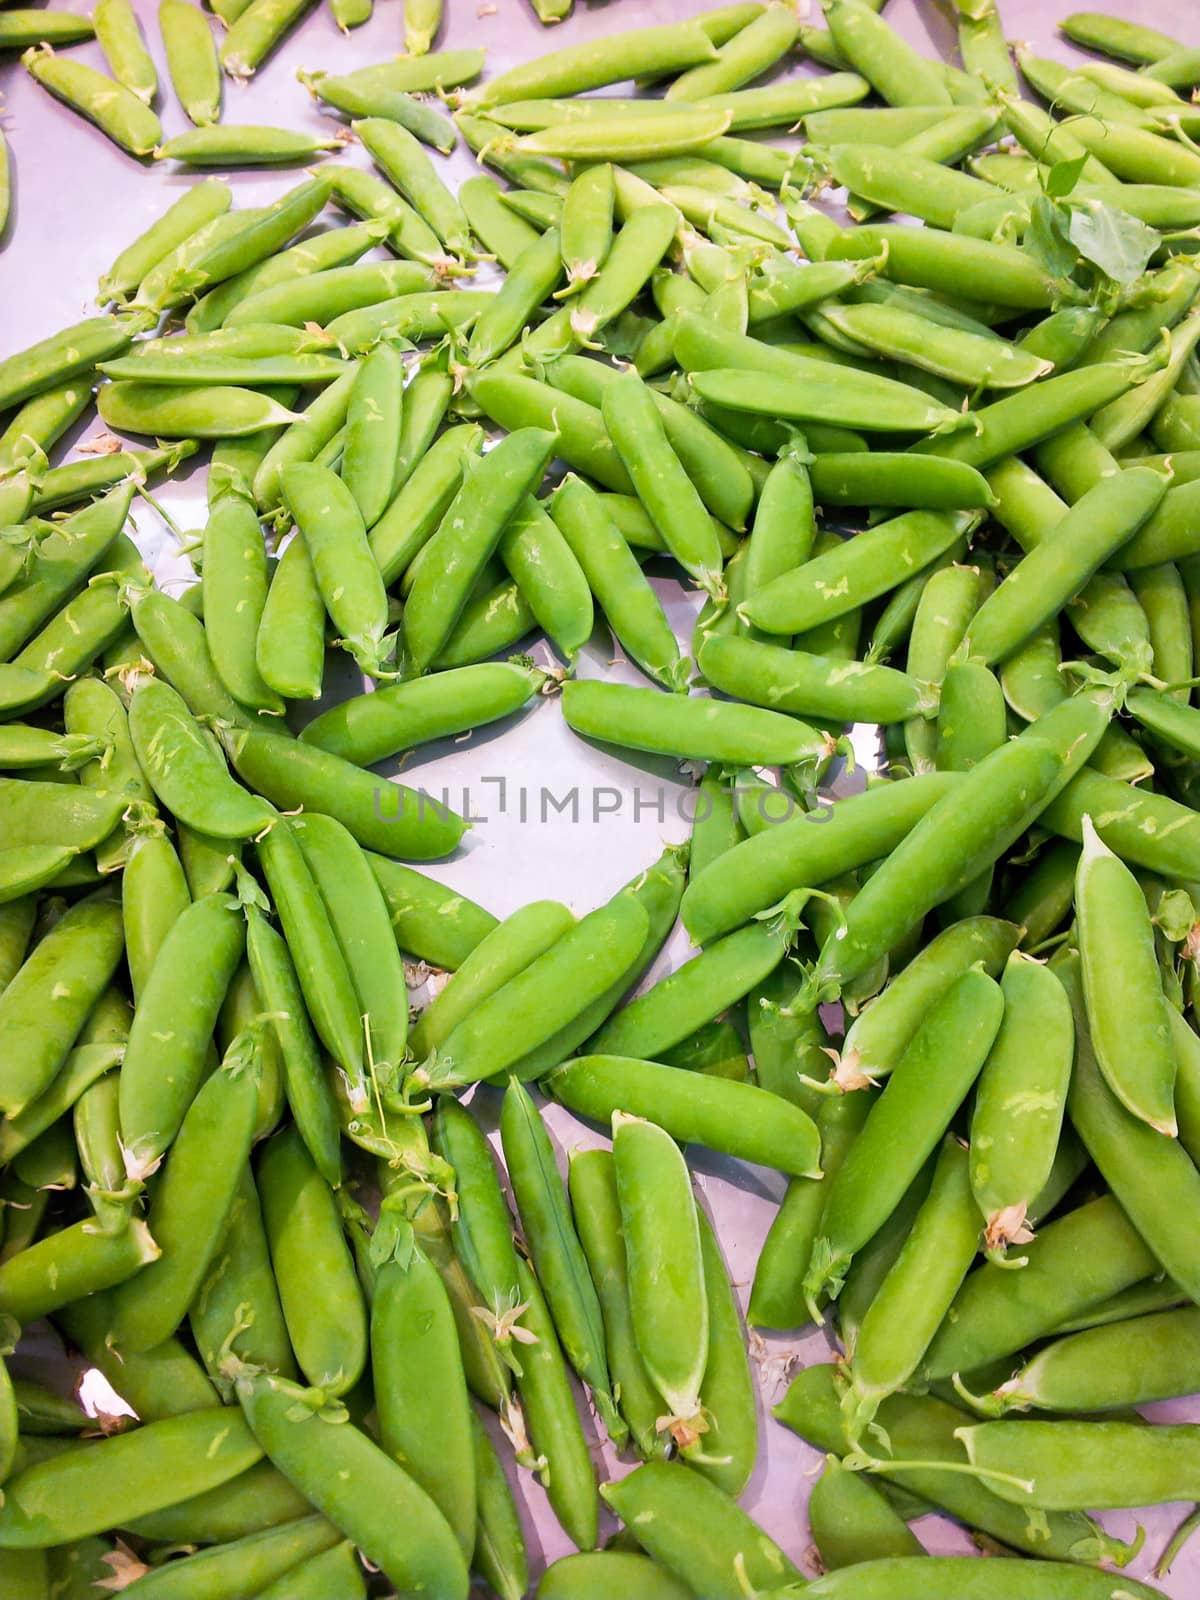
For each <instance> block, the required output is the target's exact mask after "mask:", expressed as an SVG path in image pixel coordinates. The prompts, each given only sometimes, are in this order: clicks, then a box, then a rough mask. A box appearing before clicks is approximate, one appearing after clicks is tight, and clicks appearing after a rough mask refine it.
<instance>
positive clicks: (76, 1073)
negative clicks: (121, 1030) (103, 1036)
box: [0, 1041, 123, 1163]
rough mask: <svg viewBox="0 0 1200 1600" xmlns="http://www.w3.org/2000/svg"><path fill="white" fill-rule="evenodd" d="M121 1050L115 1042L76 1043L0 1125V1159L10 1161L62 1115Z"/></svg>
mask: <svg viewBox="0 0 1200 1600" xmlns="http://www.w3.org/2000/svg"><path fill="white" fill-rule="evenodd" d="M122 1053H123V1051H122V1047H121V1044H120V1043H117V1042H112V1043H108V1042H104V1043H101V1042H99V1041H97V1042H96V1043H90V1042H89V1043H84V1044H80V1045H77V1046H76V1048H75V1049H74V1050H72V1051H71V1052H70V1053H69V1055H68V1056H67V1058H66V1060H65V1061H64V1062H63V1064H62V1067H61V1068H60V1069H59V1071H58V1072H57V1073H56V1074H55V1076H54V1078H53V1080H52V1081H51V1083H50V1085H49V1087H48V1088H47V1089H46V1091H45V1092H44V1093H43V1094H41V1095H39V1096H38V1098H37V1099H36V1100H35V1101H33V1102H32V1104H30V1105H29V1106H27V1107H26V1109H25V1110H24V1111H23V1112H22V1113H21V1114H20V1115H19V1116H16V1117H8V1118H7V1119H6V1120H5V1121H4V1122H3V1123H2V1124H0V1160H3V1161H4V1162H6V1163H7V1162H8V1161H11V1160H12V1159H13V1158H14V1157H15V1156H17V1155H19V1154H20V1153H21V1151H23V1150H25V1149H27V1148H28V1146H29V1145H30V1144H32V1143H33V1141H34V1140H35V1139H37V1138H39V1137H40V1136H41V1135H42V1134H43V1133H45V1132H46V1130H47V1129H48V1128H50V1127H51V1126H52V1125H53V1124H54V1123H55V1122H57V1121H58V1119H59V1118H60V1117H62V1116H65V1115H66V1114H67V1113H68V1112H69V1111H70V1110H71V1108H72V1107H73V1106H74V1105H75V1103H76V1102H77V1101H78V1100H79V1099H80V1098H81V1096H83V1095H84V1094H86V1092H87V1090H88V1089H89V1088H90V1087H91V1086H92V1084H94V1083H96V1082H97V1081H98V1080H99V1079H100V1078H102V1077H103V1076H104V1074H105V1073H107V1072H109V1071H111V1069H112V1068H113V1067H115V1066H117V1065H118V1064H119V1063H120V1060H121V1056H122Z"/></svg>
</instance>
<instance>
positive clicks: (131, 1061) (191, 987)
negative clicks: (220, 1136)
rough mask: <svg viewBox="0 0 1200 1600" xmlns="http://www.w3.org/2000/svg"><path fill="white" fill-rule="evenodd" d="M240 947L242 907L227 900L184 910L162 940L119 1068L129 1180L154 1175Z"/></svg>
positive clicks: (217, 898) (194, 1083)
mask: <svg viewBox="0 0 1200 1600" xmlns="http://www.w3.org/2000/svg"><path fill="white" fill-rule="evenodd" d="M244 950H245V923H244V920H243V918H242V914H241V910H240V908H239V906H238V903H237V901H236V900H234V899H232V898H231V897H229V896H226V895H210V896H209V897H208V898H207V899H205V900H200V901H197V902H196V903H195V904H194V905H191V906H189V907H188V908H187V909H186V910H184V911H183V912H181V913H180V915H179V916H178V917H177V918H176V920H175V922H174V923H173V924H172V926H171V928H170V931H169V932H168V934H167V936H166V939H165V940H164V941H163V945H162V948H161V950H160V951H159V954H158V957H157V959H156V960H155V962H154V965H153V967H152V968H151V970H150V976H149V979H148V981H147V982H146V985H145V988H144V990H143V992H142V994H141V996H140V997H139V1004H138V1008H137V1011H136V1013H135V1015H134V1020H133V1024H132V1026H131V1027H130V1030H129V1043H128V1045H127V1047H126V1051H125V1060H124V1063H123V1064H122V1067H121V1141H122V1145H123V1147H124V1149H125V1155H126V1170H127V1171H128V1173H129V1176H130V1177H131V1178H132V1179H133V1180H134V1181H141V1180H142V1179H144V1178H145V1177H146V1176H147V1175H148V1174H149V1173H151V1172H153V1171H154V1170H155V1168H156V1167H157V1166H158V1163H159V1161H160V1160H161V1159H162V1156H163V1154H164V1153H165V1151H166V1150H167V1149H168V1148H169V1146H170V1144H171V1141H172V1140H173V1139H174V1137H175V1135H176V1133H177V1132H178V1131H179V1126H180V1124H181V1123H182V1121H183V1118H184V1115H185V1113H186V1112H187V1109H188V1106H189V1105H190V1104H191V1102H192V1099H193V1097H194V1096H195V1093H196V1090H197V1088H198V1087H199V1084H200V1080H201V1076H202V1074H203V1071H204V1064H205V1057H206V1054H207V1050H208V1042H209V1040H210V1038H211V1037H212V1032H213V1029H214V1028H215V1026H216V1021H217V1015H218V1013H219V1011H220V1009H221V1005H222V1002H223V1001H224V999H225V994H226V991H227V990H228V988H229V984H230V981H231V979H232V977H233V974H234V972H235V970H236V969H237V965H238V962H239V961H240V960H241V959H242V954H243V952H244ZM168 1063H169V1068H170V1070H168Z"/></svg>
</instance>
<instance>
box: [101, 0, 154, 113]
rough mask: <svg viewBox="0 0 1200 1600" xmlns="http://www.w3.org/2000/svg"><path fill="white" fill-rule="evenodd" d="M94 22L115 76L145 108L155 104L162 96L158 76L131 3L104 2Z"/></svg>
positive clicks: (126, 1) (105, 57) (103, 0)
mask: <svg viewBox="0 0 1200 1600" xmlns="http://www.w3.org/2000/svg"><path fill="white" fill-rule="evenodd" d="M92 20H93V22H94V23H95V28H96V38H97V39H98V40H99V43H100V48H101V50H103V52H104V59H105V60H106V61H107V62H108V66H109V69H110V71H111V72H112V75H113V77H114V78H116V80H117V82H118V83H121V84H124V86H125V88H126V89H128V90H129V91H130V92H131V93H132V94H135V95H136V96H137V98H138V99H139V100H141V101H142V102H143V104H144V105H147V106H149V105H152V104H153V102H154V98H155V96H156V95H157V93H158V74H157V73H156V72H155V70H154V62H153V61H152V60H151V59H150V53H149V51H148V50H147V49H146V41H145V40H144V39H143V38H142V30H141V28H140V27H139V26H138V19H137V14H136V13H135V11H134V9H133V7H132V5H130V4H129V0H100V3H99V4H98V5H97V7H96V9H95V12H94V14H93V18H92Z"/></svg>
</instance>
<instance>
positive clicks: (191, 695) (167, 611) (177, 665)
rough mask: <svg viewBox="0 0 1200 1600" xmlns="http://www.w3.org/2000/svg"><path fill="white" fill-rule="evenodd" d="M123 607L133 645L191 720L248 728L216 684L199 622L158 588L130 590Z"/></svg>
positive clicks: (234, 704) (218, 681) (222, 687)
mask: <svg viewBox="0 0 1200 1600" xmlns="http://www.w3.org/2000/svg"><path fill="white" fill-rule="evenodd" d="M127 603H128V605H129V615H130V617H131V619H132V621H133V625H134V627H135V628H136V629H137V636H138V642H139V643H140V644H141V646H142V647H143V648H144V649H145V651H146V654H147V655H148V656H149V658H150V661H151V663H152V665H153V666H154V668H155V670H156V671H157V672H158V673H159V674H160V675H161V677H163V678H164V679H165V680H166V681H167V682H168V683H169V684H170V685H171V686H172V687H173V688H174V689H177V690H178V692H179V693H180V694H181V695H182V696H183V699H184V701H185V703H186V705H187V708H188V710H189V711H190V712H191V714H192V716H193V717H197V718H205V719H209V718H211V719H212V721H213V722H214V723H222V724H224V723H226V722H227V723H229V724H230V725H231V726H235V727H246V726H248V725H249V724H250V713H249V712H248V711H246V710H244V709H243V708H242V707H241V706H239V705H238V703H237V701H236V700H235V699H234V698H233V696H232V695H231V694H230V693H229V691H228V690H227V689H226V688H225V685H224V684H223V683H222V682H221V679H220V677H219V676H218V674H217V669H216V667H215V666H214V665H213V659H212V652H211V651H210V650H209V648H208V639H207V637H206V635H205V632H204V624H203V623H202V622H201V621H200V619H199V618H198V617H196V616H193V615H192V613H191V611H189V610H188V608H187V606H185V605H184V604H183V603H182V602H181V601H179V600H172V599H171V597H170V596H169V595H166V594H164V593H163V592H162V591H161V590H159V589H140V588H139V589H134V590H131V591H130V593H129V598H128V602H127Z"/></svg>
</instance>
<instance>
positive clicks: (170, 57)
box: [158, 0, 221, 128]
mask: <svg viewBox="0 0 1200 1600" xmlns="http://www.w3.org/2000/svg"><path fill="white" fill-rule="evenodd" d="M158 26H159V31H160V32H161V33H162V40H163V48H164V50H165V51H166V53H167V71H168V72H169V73H170V75H171V85H172V87H173V88H174V90H175V93H176V94H177V95H178V96H179V103H180V105H182V107H183V109H184V111H185V113H186V114H187V118H188V121H189V122H194V123H195V124H196V126H197V127H198V128H199V127H207V126H208V125H209V124H211V123H214V122H216V121H217V120H218V119H219V117H220V115H221V63H220V60H219V58H218V56H217V47H216V43H215V41H214V39H213V36H212V30H211V29H210V28H209V25H208V22H207V20H206V18H205V16H204V13H203V12H202V11H201V10H200V7H199V6H195V5H192V4H191V0H159V7H158Z"/></svg>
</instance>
